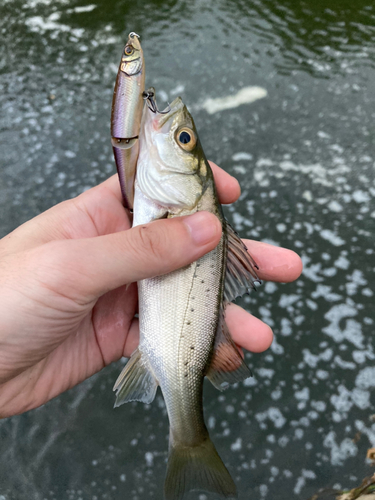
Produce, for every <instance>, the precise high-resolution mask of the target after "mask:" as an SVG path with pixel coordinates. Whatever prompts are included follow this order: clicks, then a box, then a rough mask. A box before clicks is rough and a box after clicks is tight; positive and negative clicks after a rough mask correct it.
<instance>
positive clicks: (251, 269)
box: [224, 221, 261, 302]
mask: <svg viewBox="0 0 375 500" xmlns="http://www.w3.org/2000/svg"><path fill="white" fill-rule="evenodd" d="M225 226H226V231H227V236H228V253H227V269H226V274H225V285H224V299H225V300H226V301H227V302H231V301H232V300H234V299H236V298H237V297H241V296H242V295H244V294H245V293H248V292H249V291H250V289H251V288H253V289H255V283H261V281H260V279H259V278H258V275H257V269H259V268H258V266H257V264H256V262H255V261H254V259H253V258H252V257H251V255H250V254H249V253H248V251H247V248H246V246H245V245H244V243H243V242H242V240H241V238H240V237H239V236H238V234H237V233H236V232H235V230H234V229H233V228H232V226H231V225H230V224H229V222H227V221H225Z"/></svg>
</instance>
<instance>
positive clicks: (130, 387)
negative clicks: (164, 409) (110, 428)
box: [113, 349, 158, 408]
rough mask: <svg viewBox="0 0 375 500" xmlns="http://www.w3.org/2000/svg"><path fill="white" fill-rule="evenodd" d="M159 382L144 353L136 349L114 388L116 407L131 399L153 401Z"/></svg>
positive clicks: (145, 401)
mask: <svg viewBox="0 0 375 500" xmlns="http://www.w3.org/2000/svg"><path fill="white" fill-rule="evenodd" d="M157 388H158V384H157V382H156V380H155V377H154V376H153V374H152V373H151V371H150V369H149V367H148V364H147V361H146V360H145V359H144V358H143V356H142V353H141V352H140V351H139V350H138V349H136V350H135V351H134V352H133V354H132V355H131V357H130V359H129V361H128V362H127V364H126V365H125V367H124V369H123V370H122V372H121V373H120V375H119V377H118V379H117V380H116V383H115V385H114V387H113V390H114V391H116V401H115V408H116V407H117V406H120V405H122V404H123V403H128V402H129V401H141V402H142V403H152V401H153V400H154V397H155V394H156V389H157Z"/></svg>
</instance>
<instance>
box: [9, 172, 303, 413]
mask: <svg viewBox="0 0 375 500" xmlns="http://www.w3.org/2000/svg"><path fill="white" fill-rule="evenodd" d="M211 167H212V169H213V172H214V176H215V182H216V186H217V190H218V193H219V197H220V201H221V203H223V204H228V203H233V202H234V201H236V200H237V198H238V197H239V195H240V187H239V184H238V182H237V181H236V179H234V178H233V177H231V176H230V175H229V174H227V173H225V172H224V171H223V170H221V169H220V168H219V167H218V166H217V165H214V164H213V163H211ZM220 235H221V226H220V223H219V221H218V220H217V218H216V217H215V216H214V215H212V214H209V213H207V212H200V213H199V214H194V215H192V216H188V217H178V218H174V219H169V220H160V221H155V222H152V223H151V224H147V225H145V226H140V227H136V228H132V229H131V228H130V223H129V219H128V216H127V213H126V211H125V210H124V208H123V206H122V201H121V192H120V187H119V184H118V179H117V176H113V177H111V178H110V179H108V180H107V181H105V182H104V183H103V184H100V185H99V186H96V187H94V188H92V189H90V190H89V191H86V192H85V193H83V194H82V195H80V196H78V197H77V198H74V199H72V200H68V201H65V202H63V203H60V204H59V205H56V206H55V207H53V208H51V209H50V210H47V211H46V212H44V213H42V214H40V215H39V216H37V217H35V218H34V219H32V220H30V221H28V222H26V223H25V224H23V225H22V226H20V227H19V228H17V229H16V230H15V231H13V232H12V233H10V234H9V235H7V236H5V237H4V238H3V239H2V240H0V417H2V418H4V417H9V416H12V415H16V414H19V413H22V412H25V411H27V410H31V409H33V408H36V407H38V406H40V405H42V404H44V403H45V402H47V401H49V400H50V399H52V398H54V397H55V396H57V395H58V394H60V393H62V392H64V391H66V390H68V389H70V388H71V387H73V386H75V385H77V384H79V383H80V382H82V381H83V380H85V379H86V378H88V377H90V376H91V375H93V374H94V373H96V372H98V371H100V370H101V369H102V368H103V367H104V366H107V365H108V364H110V363H112V362H113V361H116V360H118V359H119V358H121V357H122V356H127V357H128V356H130V354H131V353H132V352H133V351H134V349H135V348H136V347H137V345H138V338H139V328H138V320H137V318H135V317H134V315H135V313H136V312H137V307H138V304H137V286H136V284H135V282H136V281H137V280H140V279H143V278H148V277H152V276H156V275H160V274H165V273H168V272H170V271H172V270H174V269H177V268H179V267H182V266H184V265H187V264H189V263H190V262H192V261H195V260H197V259H198V258H199V257H201V256H202V255H204V254H205V253H207V252H209V251H210V250H212V249H213V248H215V246H216V245H217V243H218V242H219V239H220ZM244 241H245V244H246V246H247V248H248V250H249V252H250V253H251V254H252V256H253V257H254V259H255V261H256V262H257V264H258V265H259V277H260V278H261V279H264V280H272V281H279V282H290V281H293V280H295V279H297V278H298V276H299V275H300V274H301V271H302V263H301V259H300V258H299V257H298V255H297V254H296V253H294V252H293V251H291V250H287V249H284V248H278V247H274V246H272V245H268V244H266V243H261V242H256V241H251V240H244ZM226 321H227V324H228V327H229V329H230V332H231V334H232V336H233V339H234V340H235V342H236V343H237V344H238V345H239V346H241V347H243V348H244V349H247V350H249V351H252V352H262V351H264V350H266V349H268V347H269V346H270V344H271V342H272V337H273V334H272V330H271V329H270V327H269V326H268V325H266V324H265V323H263V322H262V321H260V320H259V319H257V318H256V317H254V316H252V315H251V314H249V313H248V312H246V311H244V310H243V309H241V308H240V307H239V306H236V305H233V304H231V305H229V306H228V307H227V310H226Z"/></svg>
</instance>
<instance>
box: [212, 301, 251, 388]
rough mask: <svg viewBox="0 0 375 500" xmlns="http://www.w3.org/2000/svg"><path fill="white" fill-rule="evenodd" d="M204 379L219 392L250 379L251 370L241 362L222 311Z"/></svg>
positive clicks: (241, 359)
mask: <svg viewBox="0 0 375 500" xmlns="http://www.w3.org/2000/svg"><path fill="white" fill-rule="evenodd" d="M206 377H207V378H208V379H209V381H210V382H211V383H212V385H213V386H214V387H216V389H219V391H223V390H224V389H227V388H228V387H229V385H230V384H235V383H236V382H241V381H242V380H245V379H247V378H249V377H252V373H251V370H250V369H249V367H248V366H247V365H246V363H245V361H244V360H243V358H242V356H241V354H240V352H239V350H238V348H237V346H236V344H235V343H234V341H233V339H232V337H231V335H230V333H229V330H228V327H227V325H226V323H225V319H224V311H223V310H222V311H221V313H220V320H219V325H218V328H217V332H216V338H215V344H214V353H213V356H212V359H211V363H210V366H209V369H208V371H207V373H206Z"/></svg>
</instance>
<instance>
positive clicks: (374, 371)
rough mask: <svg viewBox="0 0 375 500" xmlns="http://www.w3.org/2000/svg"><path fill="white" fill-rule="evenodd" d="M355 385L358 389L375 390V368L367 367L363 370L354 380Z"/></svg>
mask: <svg viewBox="0 0 375 500" xmlns="http://www.w3.org/2000/svg"><path fill="white" fill-rule="evenodd" d="M355 385H356V386H357V387H359V388H360V389H373V388H375V367H373V366H367V367H366V368H363V370H361V371H360V372H359V374H358V375H357V378H356V379H355Z"/></svg>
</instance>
